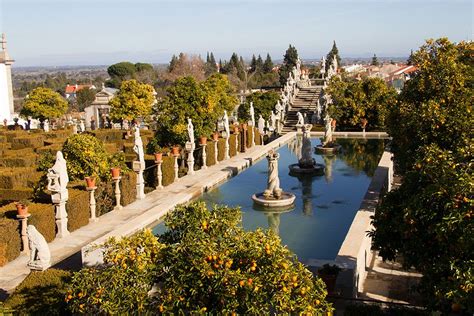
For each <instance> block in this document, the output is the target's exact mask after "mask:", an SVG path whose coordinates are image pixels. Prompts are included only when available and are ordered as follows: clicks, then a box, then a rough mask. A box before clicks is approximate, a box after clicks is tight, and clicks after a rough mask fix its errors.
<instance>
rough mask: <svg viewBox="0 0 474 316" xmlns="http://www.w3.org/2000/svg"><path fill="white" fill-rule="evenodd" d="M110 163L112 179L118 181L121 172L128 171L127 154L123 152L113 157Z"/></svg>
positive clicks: (110, 158)
mask: <svg viewBox="0 0 474 316" xmlns="http://www.w3.org/2000/svg"><path fill="white" fill-rule="evenodd" d="M108 161H109V166H110V172H111V174H112V178H114V179H117V178H118V177H120V172H123V171H128V168H127V164H126V163H125V154H124V153H123V152H118V153H115V154H113V155H111V156H110V157H109V159H108Z"/></svg>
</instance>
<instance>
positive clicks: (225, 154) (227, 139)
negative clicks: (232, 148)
mask: <svg viewBox="0 0 474 316" xmlns="http://www.w3.org/2000/svg"><path fill="white" fill-rule="evenodd" d="M229 136H230V135H225V136H224V138H225V148H224V159H229V158H230V156H229Z"/></svg>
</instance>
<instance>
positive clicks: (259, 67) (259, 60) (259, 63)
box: [257, 55, 263, 72]
mask: <svg viewBox="0 0 474 316" xmlns="http://www.w3.org/2000/svg"><path fill="white" fill-rule="evenodd" d="M257 71H259V72H262V71H263V59H262V56H260V55H258V57H257Z"/></svg>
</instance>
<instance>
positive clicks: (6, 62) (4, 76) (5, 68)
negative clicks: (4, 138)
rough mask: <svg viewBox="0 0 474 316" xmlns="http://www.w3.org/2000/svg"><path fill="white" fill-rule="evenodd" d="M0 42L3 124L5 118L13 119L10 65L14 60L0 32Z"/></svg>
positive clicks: (0, 93) (0, 106) (0, 86)
mask: <svg viewBox="0 0 474 316" xmlns="http://www.w3.org/2000/svg"><path fill="white" fill-rule="evenodd" d="M0 44H1V47H2V50H1V51H0V122H1V123H2V124H3V121H4V120H5V119H6V120H7V121H8V122H11V121H12V119H13V112H14V108H13V88H12V70H11V65H12V64H13V62H14V60H13V59H11V58H10V56H9V55H8V52H7V40H6V37H5V34H2V38H1V40H0Z"/></svg>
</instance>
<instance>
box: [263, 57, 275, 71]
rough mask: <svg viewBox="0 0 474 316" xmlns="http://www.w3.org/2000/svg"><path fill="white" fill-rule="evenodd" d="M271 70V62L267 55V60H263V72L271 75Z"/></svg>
mask: <svg viewBox="0 0 474 316" xmlns="http://www.w3.org/2000/svg"><path fill="white" fill-rule="evenodd" d="M272 70H273V61H272V58H271V57H270V54H268V53H267V58H265V62H264V63H263V72H264V73H266V74H268V73H271V72H272Z"/></svg>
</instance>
